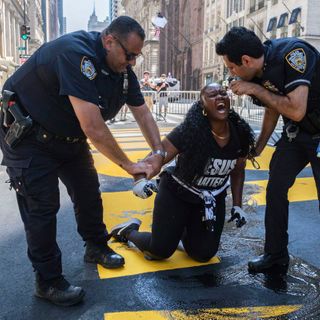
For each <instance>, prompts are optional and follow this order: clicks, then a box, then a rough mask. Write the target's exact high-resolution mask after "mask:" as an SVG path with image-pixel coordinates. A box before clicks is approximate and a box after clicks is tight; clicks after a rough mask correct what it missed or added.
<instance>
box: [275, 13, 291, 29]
mask: <svg viewBox="0 0 320 320" xmlns="http://www.w3.org/2000/svg"><path fill="white" fill-rule="evenodd" d="M287 19H288V13H287V12H286V13H283V14H282V15H281V16H280V18H279V22H278V25H277V28H282V27H284V25H285V23H286V20H287Z"/></svg>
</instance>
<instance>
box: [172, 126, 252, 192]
mask: <svg viewBox="0 0 320 320" xmlns="http://www.w3.org/2000/svg"><path fill="white" fill-rule="evenodd" d="M229 125H230V138H229V142H228V144H227V145H226V146H224V147H223V148H221V147H220V146H219V145H218V144H217V142H216V141H215V139H214V138H213V137H212V143H211V145H210V157H209V158H208V160H207V164H206V165H205V168H204V171H203V174H202V175H200V176H196V177H194V178H193V182H192V186H193V187H196V188H199V189H206V190H217V189H219V188H221V187H222V186H223V185H224V184H225V183H226V181H227V180H228V178H229V175H230V172H231V171H232V169H234V167H235V165H236V162H237V159H238V158H241V157H245V156H246V155H247V153H248V150H246V148H245V146H243V145H242V144H241V140H240V138H239V131H238V129H237V128H236V127H235V126H234V125H233V124H232V123H231V122H229ZM200 130H201V129H200ZM167 138H168V140H169V141H170V142H171V143H172V144H173V145H174V146H175V147H176V148H177V149H178V150H179V156H178V159H177V163H176V166H175V168H174V171H173V173H172V174H173V175H174V176H176V177H177V178H179V179H180V180H182V181H184V178H183V175H182V170H181V168H182V167H183V165H184V163H185V161H190V158H189V159H186V158H185V157H183V154H184V151H185V150H186V149H187V148H189V147H190V146H189V145H187V144H186V143H185V141H184V139H183V134H182V130H181V125H180V126H178V127H176V128H175V129H173V130H172V131H171V132H170V133H169V134H168V136H167Z"/></svg>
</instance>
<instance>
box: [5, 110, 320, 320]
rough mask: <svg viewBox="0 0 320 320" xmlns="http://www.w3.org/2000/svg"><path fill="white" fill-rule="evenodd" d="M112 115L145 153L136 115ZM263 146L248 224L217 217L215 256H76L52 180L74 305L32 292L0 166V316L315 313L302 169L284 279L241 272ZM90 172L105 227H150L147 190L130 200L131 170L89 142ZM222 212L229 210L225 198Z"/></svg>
mask: <svg viewBox="0 0 320 320" xmlns="http://www.w3.org/2000/svg"><path fill="white" fill-rule="evenodd" d="M129 119H130V120H127V121H125V122H120V121H117V122H116V123H115V124H113V125H111V128H112V132H113V134H114V135H115V137H116V138H117V140H118V141H119V143H120V145H121V146H122V147H123V148H124V150H125V151H126V152H127V153H128V155H129V156H130V158H131V159H133V160H137V159H141V158H142V157H144V156H145V155H146V153H148V150H149V149H148V146H147V144H146V143H145V141H144V139H143V137H142V135H141V133H140V131H139V129H138V128H137V127H136V124H135V122H133V121H131V117H129ZM180 120H181V118H180V119H179V116H173V115H169V116H168V119H167V122H164V121H161V122H158V124H159V126H160V127H161V133H162V135H165V134H166V133H168V132H169V131H170V130H171V129H172V128H173V127H174V126H175V125H177V123H178V122H179V121H180ZM272 152H273V148H272V147H270V146H269V147H267V149H266V150H265V152H264V153H263V155H262V156H261V157H260V158H258V159H257V160H258V162H259V163H260V166H261V169H260V170H255V169H254V168H253V167H252V165H251V164H250V163H248V165H247V170H246V184H245V196H244V200H245V201H244V202H245V205H244V208H245V210H247V213H248V222H247V224H246V225H245V226H243V227H242V228H241V229H237V228H236V227H235V225H233V224H232V223H227V222H226V224H225V228H224V232H223V237H222V240H221V246H220V249H219V251H218V255H217V256H216V257H214V258H213V259H211V261H209V262H208V263H204V264H200V263H197V262H194V261H193V260H191V259H190V258H188V257H187V256H186V254H185V253H184V252H182V251H177V252H176V253H175V254H174V256H172V257H171V258H170V259H168V260H167V261H161V262H156V261H152V262H151V261H147V260H145V259H144V257H143V255H142V254H141V253H137V252H135V251H137V249H136V248H134V247H129V248H128V247H127V246H126V245H123V244H119V243H114V242H112V241H111V242H110V243H111V246H112V248H114V249H115V250H116V251H117V252H119V253H120V254H122V255H123V256H124V257H125V258H126V264H125V266H124V267H123V268H122V269H119V270H110V269H108V270H107V269H104V268H102V267H97V266H96V265H93V264H92V265H90V264H86V263H84V262H83V253H84V247H83V242H82V241H81V239H80V237H79V235H78V234H77V231H76V224H75V219H74V214H73V208H72V204H71V202H70V200H69V198H68V195H67V193H66V190H65V188H64V187H62V188H61V190H62V191H61V209H60V212H59V215H58V243H59V245H60V248H61V250H62V254H63V267H64V275H65V276H66V277H67V279H68V280H69V281H70V282H71V283H73V284H76V285H81V286H82V287H83V288H84V289H85V291H86V297H85V300H84V302H83V303H82V304H80V305H77V306H74V307H69V308H62V307H56V306H53V305H51V304H50V303H47V302H46V301H42V300H39V299H37V298H35V297H34V296H33V291H34V274H33V272H32V267H31V265H30V263H29V261H28V258H27V252H26V243H25V234H24V230H23V225H22V222H21V220H20V216H19V213H18V209H17V205H16V202H15V194H14V191H13V190H12V191H9V190H8V186H9V185H8V184H6V183H5V181H6V180H7V179H8V178H7V175H6V173H5V169H4V167H1V169H0V201H1V217H2V223H1V225H0V248H1V260H0V268H1V270H2V272H1V275H0V286H1V289H2V290H1V295H0V304H1V311H0V319H1V320H2V319H3V320H4V319H6V320H11V319H15V320H20V319H21V320H22V319H23V320H34V319H40V320H41V319H45V320H51V319H52V320H53V319H59V320H60V319H68V320H73V319H74V320H75V319H81V320H96V319H97V320H98V319H99V320H102V319H105V320H109V319H111V320H133V319H142V320H144V319H146V320H147V319H150V320H160V319H176V320H177V319H179V320H185V319H186V320H187V319H193V320H195V319H201V320H209V319H319V318H320V307H319V304H320V302H319V301H320V299H319V292H320V288H319V277H320V273H319V272H320V271H319V268H320V252H319V250H317V248H318V246H319V242H320V233H319V232H318V230H319V226H320V216H319V205H318V201H317V194H316V189H315V185H314V182H313V178H312V172H311V169H310V167H308V168H306V169H305V170H304V171H303V172H302V173H301V174H300V175H299V176H298V178H297V180H296V183H295V185H294V186H293V188H292V189H291V191H290V201H291V204H290V210H291V211H290V223H289V235H290V245H289V250H290V254H291V263H290V267H289V272H288V275H287V276H286V277H276V276H272V275H269V276H267V275H261V274H260V275H250V274H248V272H247V261H248V260H249V259H250V258H252V257H254V256H256V255H257V254H259V253H261V252H262V251H263V238H264V226H263V218H264V205H265V187H266V183H267V179H268V164H269V161H270V157H271V154H272ZM92 153H93V156H94V159H95V165H96V168H97V170H98V172H99V177H100V182H101V191H102V197H103V201H104V220H105V223H106V224H107V226H108V228H110V227H111V226H113V225H114V224H117V223H120V222H122V221H125V220H127V219H128V218H131V217H135V218H139V219H141V220H142V226H141V230H143V231H147V230H150V224H151V215H152V206H153V199H154V198H153V197H152V198H149V199H147V200H142V199H139V198H136V197H135V196H134V195H133V194H132V191H131V188H132V180H131V179H130V177H129V176H128V175H127V174H126V173H125V172H124V171H122V170H121V169H120V168H118V167H117V166H116V165H113V164H112V163H111V162H110V161H109V160H107V159H106V158H104V157H103V156H101V155H100V154H99V153H98V152H97V151H96V150H95V149H94V147H92ZM228 203H229V206H228V209H227V218H229V215H230V201H228Z"/></svg>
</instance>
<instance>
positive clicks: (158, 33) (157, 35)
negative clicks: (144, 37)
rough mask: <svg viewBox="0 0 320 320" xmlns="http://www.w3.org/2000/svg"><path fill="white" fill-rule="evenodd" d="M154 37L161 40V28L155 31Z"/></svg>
mask: <svg viewBox="0 0 320 320" xmlns="http://www.w3.org/2000/svg"><path fill="white" fill-rule="evenodd" d="M154 37H155V38H157V39H159V37H160V28H159V27H156V28H155V30H154Z"/></svg>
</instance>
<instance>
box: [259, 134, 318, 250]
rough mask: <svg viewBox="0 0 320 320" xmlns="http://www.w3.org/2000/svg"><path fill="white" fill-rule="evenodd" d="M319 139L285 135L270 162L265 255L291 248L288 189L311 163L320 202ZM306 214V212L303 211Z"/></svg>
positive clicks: (307, 136)
mask: <svg viewBox="0 0 320 320" xmlns="http://www.w3.org/2000/svg"><path fill="white" fill-rule="evenodd" d="M318 143H319V139H312V136H311V135H310V134H307V133H305V132H300V133H299V134H298V136H297V137H296V138H295V139H294V140H293V141H292V142H289V141H288V139H287V137H285V136H282V137H281V139H280V140H279V142H278V143H277V147H276V150H275V152H274V154H273V157H272V159H271V162H270V177H269V182H268V186H267V204H266V215H265V227H266V242H265V252H267V253H278V252H280V251H285V250H287V246H288V232H287V231H288V207H289V202H288V190H289V188H290V187H291V186H292V185H293V184H294V182H295V179H296V176H297V175H298V174H299V172H300V171H301V170H302V169H303V168H304V167H305V166H306V165H307V164H308V163H309V162H310V163H311V167H312V172H313V176H314V179H315V182H316V186H317V191H318V199H319V190H320V158H317V156H316V148H317V145H318ZM301 214H303V212H301Z"/></svg>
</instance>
